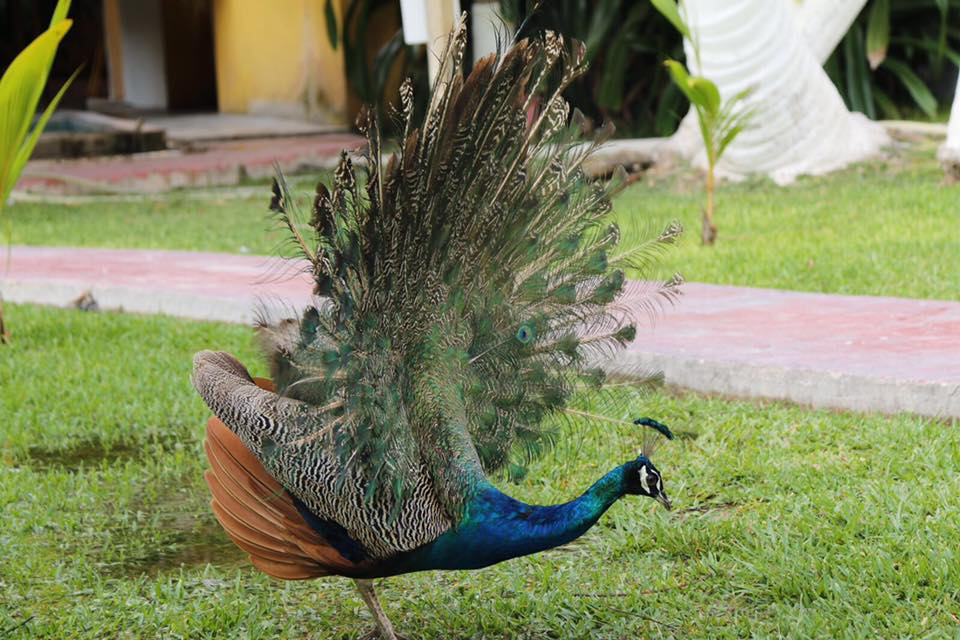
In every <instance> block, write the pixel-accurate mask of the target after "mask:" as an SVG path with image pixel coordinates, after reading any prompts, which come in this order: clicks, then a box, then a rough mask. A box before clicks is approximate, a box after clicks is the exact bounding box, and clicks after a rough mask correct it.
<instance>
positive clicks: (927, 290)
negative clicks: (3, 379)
mask: <svg viewBox="0 0 960 640" xmlns="http://www.w3.org/2000/svg"><path fill="white" fill-rule="evenodd" d="M934 156H935V148H934V146H933V145H932V144H931V143H924V144H921V145H919V146H914V147H911V148H908V149H905V150H901V151H899V152H897V153H895V154H894V155H893V157H891V158H890V159H889V160H887V161H883V162H875V163H870V164H866V165H862V166H858V167H854V168H851V169H848V170H846V171H842V172H840V173H837V174H834V175H831V176H828V177H822V178H805V179H802V180H800V181H799V182H798V183H797V184H796V185H794V186H792V187H789V188H780V187H777V186H775V185H773V184H772V183H771V182H769V181H766V180H751V181H747V182H744V183H740V184H725V185H723V186H722V187H721V189H720V193H719V196H718V197H719V200H718V207H719V209H718V213H717V216H718V217H717V220H718V223H719V227H720V237H719V241H718V244H717V246H716V247H714V248H712V249H704V248H702V247H700V246H699V217H700V207H701V203H702V194H701V181H700V180H699V178H698V176H697V175H696V174H695V173H693V172H690V171H683V170H681V171H678V172H673V173H671V175H670V176H669V177H666V178H657V177H654V176H650V177H647V178H644V179H643V180H641V181H639V182H638V183H636V184H634V185H632V186H631V187H630V188H629V189H628V190H627V191H626V192H625V193H624V194H622V195H621V197H620V198H619V199H618V200H617V202H616V203H615V210H614V214H613V215H614V218H615V219H616V220H617V222H619V224H620V225H621V227H622V228H623V230H624V242H625V243H626V244H629V243H630V242H631V239H632V238H635V237H636V236H637V234H638V233H640V232H642V231H643V230H646V229H659V228H661V227H662V226H663V225H664V224H666V223H667V222H668V221H670V220H673V219H679V220H681V221H682V222H683V223H684V226H685V227H686V228H687V230H688V231H687V234H686V236H685V237H684V238H683V240H682V241H681V242H680V245H679V247H678V248H677V249H676V250H674V251H671V252H669V253H668V254H667V255H666V256H665V259H664V261H663V264H662V267H661V270H660V272H659V273H660V275H669V274H672V273H673V272H675V271H679V272H681V273H682V274H683V275H684V276H685V277H686V278H687V279H688V280H691V281H699V282H714V283H721V284H737V285H746V286H756V287H776V288H784V289H797V290H804V291H823V292H830V293H850V294H872V295H894V296H908V297H917V298H939V299H948V300H957V299H960V278H958V276H957V265H958V259H957V256H958V255H960V224H958V216H960V186H956V187H946V186H944V185H943V184H942V182H943V173H942V171H941V170H940V168H939V166H938V165H937V163H936V161H935V160H934ZM297 184H298V187H299V188H300V189H301V190H302V191H303V192H304V194H305V195H309V189H310V187H309V181H308V180H306V179H301V180H299V181H298V183H297ZM268 195H269V191H268V189H267V187H266V186H264V190H263V196H262V197H260V198H252V199H223V200H219V201H218V200H209V199H207V200H194V199H190V198H187V197H185V196H183V195H177V194H174V195H173V196H171V197H167V198H164V199H161V200H157V199H156V198H150V199H144V200H143V201H142V202H133V203H131V202H119V203H117V202H109V201H104V202H99V203H93V204H84V205H81V206H66V205H49V204H29V203H21V204H18V205H16V206H14V207H11V208H10V209H9V210H8V212H9V214H10V220H9V222H10V224H9V225H8V226H9V229H10V230H11V240H12V241H13V243H14V244H41V245H43V244H45V245H77V246H106V247H148V248H167V249H185V250H198V251H225V252H233V253H237V252H250V253H259V254H263V253H272V252H274V251H275V250H276V248H277V247H278V246H279V245H280V244H281V242H282V241H283V240H285V239H286V235H285V234H284V233H282V232H280V231H279V230H277V229H276V228H275V225H273V224H272V221H271V220H270V218H269V216H268V213H267V211H266V208H267V207H266V205H267V202H268V200H269V197H268Z"/></svg>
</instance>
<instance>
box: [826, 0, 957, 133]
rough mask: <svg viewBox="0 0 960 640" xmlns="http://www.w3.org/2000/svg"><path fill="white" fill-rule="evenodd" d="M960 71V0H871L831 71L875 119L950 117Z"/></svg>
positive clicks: (851, 100)
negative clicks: (948, 113)
mask: <svg viewBox="0 0 960 640" xmlns="http://www.w3.org/2000/svg"><path fill="white" fill-rule="evenodd" d="M958 66H960V0H870V2H869V3H868V4H867V5H866V7H865V8H864V10H863V11H862V12H861V14H860V16H859V17H858V18H857V20H856V21H854V23H853V25H852V26H851V27H850V30H849V31H848V32H847V35H846V36H845V37H844V39H843V41H842V42H841V43H840V46H838V47H837V50H836V51H834V53H833V55H832V56H831V57H830V59H829V60H828V61H827V64H826V65H825V68H826V70H827V73H828V75H829V76H830V78H831V79H832V80H833V82H834V84H835V85H836V86H837V89H838V90H839V91H840V94H841V95H842V96H843V98H844V100H845V101H846V103H847V107H849V108H850V109H851V110H853V111H860V112H861V113H865V114H866V115H867V116H868V117H870V118H874V119H876V118H888V119H899V118H905V117H911V116H915V115H919V114H922V116H923V117H926V118H939V117H944V116H945V114H946V113H947V111H948V110H949V108H950V104H951V102H952V100H953V95H954V93H953V92H954V82H955V81H956V78H957V67H958Z"/></svg>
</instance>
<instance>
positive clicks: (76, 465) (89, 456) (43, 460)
mask: <svg viewBox="0 0 960 640" xmlns="http://www.w3.org/2000/svg"><path fill="white" fill-rule="evenodd" d="M178 443H182V441H181V440H180V439H179V438H176V437H174V436H173V435H170V434H166V435H163V436H160V437H156V438H152V439H149V440H145V441H143V442H129V441H126V442H124V441H120V442H114V443H109V444H108V443H105V442H102V441H100V440H98V439H94V440H86V441H81V442H78V443H77V444H75V445H74V446H72V447H68V448H52V447H39V446H34V447H30V448H29V449H27V452H26V455H25V456H24V458H25V462H26V463H27V464H28V465H29V466H30V467H32V468H34V469H38V470H41V471H45V470H64V471H68V472H71V473H75V472H77V471H80V470H81V469H91V468H96V467H98V466H100V465H101V464H107V465H110V464H113V463H115V462H123V461H126V460H138V459H141V458H143V457H145V456H147V455H148V454H150V455H153V454H155V453H157V452H158V450H159V451H160V452H163V451H172V450H174V449H175V447H176V446H177V444H178Z"/></svg>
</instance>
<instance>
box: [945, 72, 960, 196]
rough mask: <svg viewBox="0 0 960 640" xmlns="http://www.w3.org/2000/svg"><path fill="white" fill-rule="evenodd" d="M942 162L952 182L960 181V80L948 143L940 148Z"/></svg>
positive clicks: (949, 126)
mask: <svg viewBox="0 0 960 640" xmlns="http://www.w3.org/2000/svg"><path fill="white" fill-rule="evenodd" d="M940 162H941V163H943V169H944V171H946V172H947V177H948V178H950V179H951V180H960V79H958V80H957V91H956V95H955V97H954V98H953V110H952V111H951V112H950V124H949V125H948V127H947V141H946V143H944V145H943V146H942V147H940Z"/></svg>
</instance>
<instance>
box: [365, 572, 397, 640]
mask: <svg viewBox="0 0 960 640" xmlns="http://www.w3.org/2000/svg"><path fill="white" fill-rule="evenodd" d="M353 582H354V583H355V584H356V585H357V590H358V591H359V592H360V597H361V598H363V601H364V602H366V603H367V608H368V609H370V613H371V614H373V621H374V622H375V623H376V625H377V626H376V628H374V629H373V630H371V631H370V633H367V634H366V635H364V636H363V638H361V640H373V639H374V638H380V640H404V638H403V636H399V635H397V632H396V631H394V630H393V624H392V623H391V622H390V618H388V617H387V614H386V613H385V612H384V611H383V607H381V606H380V601H379V600H377V593H376V591H374V589H373V580H354V581H353Z"/></svg>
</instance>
